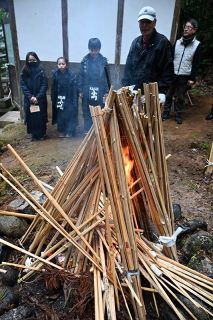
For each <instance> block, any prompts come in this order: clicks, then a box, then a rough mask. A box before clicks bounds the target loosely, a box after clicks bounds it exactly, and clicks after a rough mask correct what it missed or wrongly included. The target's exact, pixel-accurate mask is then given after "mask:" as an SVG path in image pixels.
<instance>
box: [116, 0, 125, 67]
mask: <svg viewBox="0 0 213 320" xmlns="http://www.w3.org/2000/svg"><path fill="white" fill-rule="evenodd" d="M123 15H124V0H118V11H117V28H116V42H115V65H116V66H119V65H120V60H121V42H122V31H123Z"/></svg>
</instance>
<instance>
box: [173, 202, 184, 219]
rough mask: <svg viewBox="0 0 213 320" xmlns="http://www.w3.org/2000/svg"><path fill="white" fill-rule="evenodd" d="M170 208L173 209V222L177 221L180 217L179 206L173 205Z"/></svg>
mask: <svg viewBox="0 0 213 320" xmlns="http://www.w3.org/2000/svg"><path fill="white" fill-rule="evenodd" d="M172 208H173V213H174V219H175V221H176V220H179V219H180V218H181V217H182V211H181V206H180V205H179V204H178V203H173V204H172Z"/></svg>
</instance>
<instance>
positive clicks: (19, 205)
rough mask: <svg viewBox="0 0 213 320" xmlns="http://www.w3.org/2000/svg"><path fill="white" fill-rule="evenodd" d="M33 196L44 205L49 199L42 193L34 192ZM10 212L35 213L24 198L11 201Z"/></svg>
mask: <svg viewBox="0 0 213 320" xmlns="http://www.w3.org/2000/svg"><path fill="white" fill-rule="evenodd" d="M31 195H32V196H33V198H34V199H35V200H36V201H37V202H38V203H40V204H44V202H45V201H46V199H47V197H46V196H45V195H44V194H43V193H42V192H40V191H36V190H35V191H32V192H31ZM8 210H11V211H15V212H21V213H29V214H33V213H35V210H34V209H33V208H32V207H31V206H30V205H29V204H28V202H27V201H25V200H23V199H22V198H17V199H15V200H13V201H11V202H10V203H9V205H8Z"/></svg>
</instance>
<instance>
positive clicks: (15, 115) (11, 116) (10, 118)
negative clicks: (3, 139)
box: [0, 111, 21, 128]
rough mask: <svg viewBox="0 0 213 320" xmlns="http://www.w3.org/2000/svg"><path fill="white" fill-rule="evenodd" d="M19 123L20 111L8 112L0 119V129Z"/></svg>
mask: <svg viewBox="0 0 213 320" xmlns="http://www.w3.org/2000/svg"><path fill="white" fill-rule="evenodd" d="M19 122H21V116H20V111H8V112H7V113H5V114H4V115H3V116H1V117H0V128H3V127H5V126H6V125H7V124H11V123H19Z"/></svg>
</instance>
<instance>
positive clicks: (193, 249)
mask: <svg viewBox="0 0 213 320" xmlns="http://www.w3.org/2000/svg"><path fill="white" fill-rule="evenodd" d="M182 250H183V253H184V255H185V257H186V258H187V259H188V261H189V260H190V259H191V257H192V256H193V255H194V254H199V252H205V253H206V254H210V255H211V254H213V236H212V235H211V234H210V233H208V232H206V231H198V232H196V233H194V234H192V235H191V236H190V237H189V238H188V239H187V240H186V242H185V244H184V246H183V248H182Z"/></svg>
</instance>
